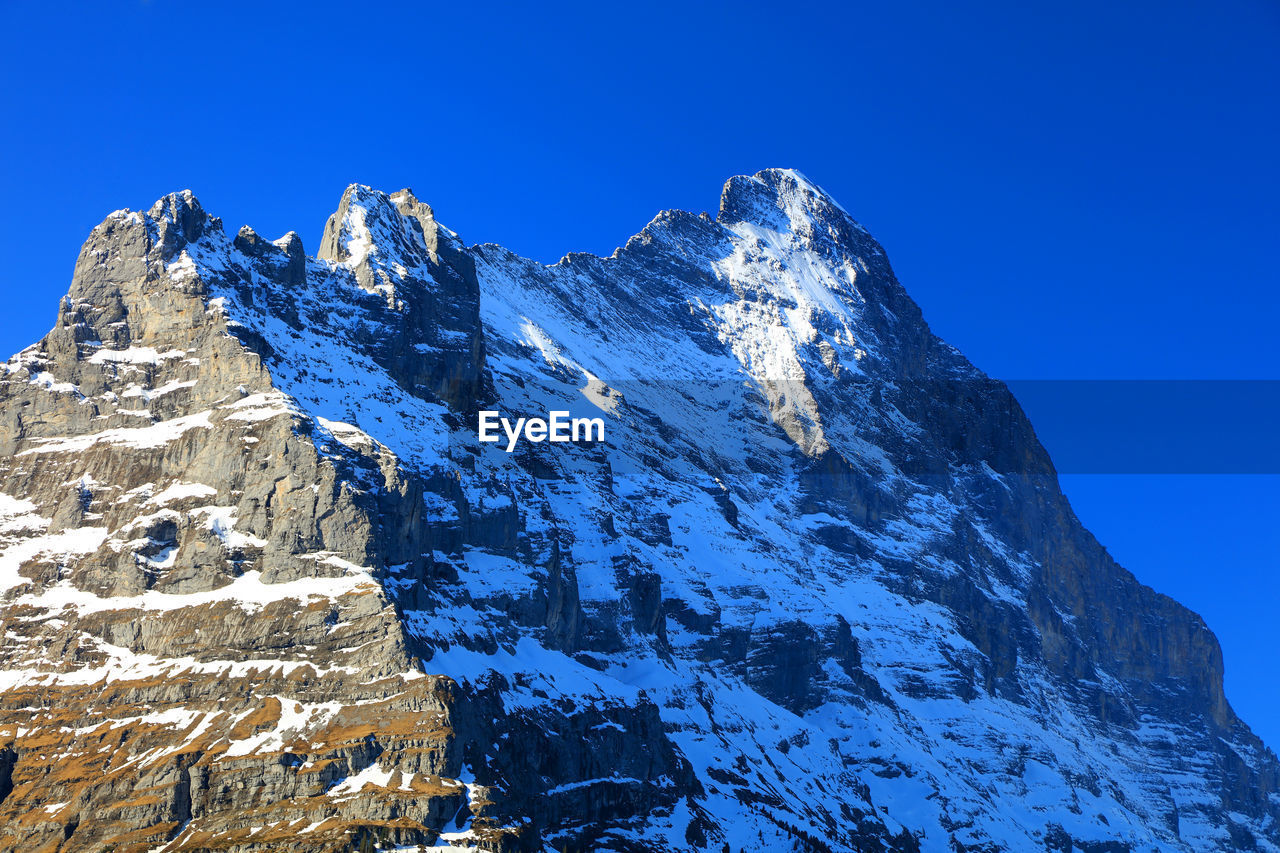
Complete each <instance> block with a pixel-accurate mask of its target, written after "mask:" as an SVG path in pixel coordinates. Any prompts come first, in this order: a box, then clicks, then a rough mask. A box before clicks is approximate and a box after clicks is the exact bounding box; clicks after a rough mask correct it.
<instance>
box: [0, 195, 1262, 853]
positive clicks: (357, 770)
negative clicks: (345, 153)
mask: <svg viewBox="0 0 1280 853" xmlns="http://www.w3.org/2000/svg"><path fill="white" fill-rule="evenodd" d="M481 411H500V412H502V413H504V414H510V415H511V416H512V417H513V418H515V417H546V415H547V413H549V412H554V411H563V412H568V413H570V414H571V415H572V416H573V417H575V418H577V417H581V418H602V419H603V421H604V423H605V426H606V430H605V433H604V438H603V439H602V440H591V441H577V442H561V443H555V444H553V443H550V442H537V441H521V442H520V443H518V445H516V446H515V447H514V448H513V450H512V452H507V443H506V442H505V441H503V442H498V443H482V442H480V441H478V440H477V421H478V414H479V413H480V412H481ZM597 438H598V437H597ZM0 619H2V622H3V647H2V652H0V687H2V691H3V692H2V693H0V849H2V850H14V851H17V850H21V851H24V853H25V851H107V850H110V851H116V853H125V851H136V853H142V852H143V851H196V850H200V851H215V850H216V851H267V850H291V851H339V850H372V849H407V850H416V849H419V848H425V849H435V850H455V851H457V850H476V849H478V850H486V851H503V853H506V851H585V850H613V851H694V850H707V851H712V852H713V853H718V852H719V851H731V853H738V851H775V850H776V851H864V852H865V851H898V852H899V853H906V851H1026V850H1046V851H1089V853H1116V851H1157V850H1158V851H1204V850H1262V851H1280V763H1278V762H1277V758H1276V756H1275V754H1274V753H1272V752H1271V751H1270V750H1269V749H1267V748H1266V747H1265V746H1264V745H1263V744H1262V742H1261V741H1260V740H1259V739H1258V738H1257V737H1256V736H1255V735H1254V734H1253V733H1252V732H1251V731H1250V730H1249V728H1248V727H1247V726H1246V725H1245V724H1244V723H1243V722H1241V720H1240V719H1238V718H1237V717H1236V715H1235V714H1234V713H1233V711H1232V709H1231V706H1230V705H1229V704H1228V702H1227V699H1226V697H1225V696H1224V694H1223V687H1222V676H1223V671H1222V655H1221V652H1220V649H1219V646H1218V643H1217V640H1216V639H1215V638H1214V636H1213V634H1212V633H1211V632H1210V631H1209V630H1208V629H1207V628H1206V626H1205V624H1204V623H1203V622H1202V621H1201V619H1200V618H1199V617H1198V616H1196V615H1195V614H1194V613H1192V612H1190V611H1188V610H1187V609H1186V608H1184V607H1182V606H1181V605H1179V604H1178V603H1176V602H1174V601H1172V600H1170V599H1169V598H1167V597H1165V596H1163V595H1160V594H1159V593H1157V592H1154V591H1152V590H1151V589H1149V588H1147V587H1145V586H1143V585H1142V584H1140V583H1138V582H1137V581H1136V580H1135V579H1134V578H1133V576H1132V575H1130V574H1129V573H1128V572H1127V571H1125V570H1124V569H1123V568H1121V567H1120V566H1118V565H1117V564H1116V563H1115V562H1114V561H1113V560H1112V559H1111V558H1110V557H1109V556H1108V554H1107V552H1106V550H1105V549H1104V548H1103V547H1102V546H1101V545H1100V544H1099V543H1098V542H1097V541H1096V540H1095V539H1094V538H1093V537H1092V536H1091V535H1090V534H1089V533H1088V531H1086V530H1085V529H1084V528H1083V527H1082V526H1081V524H1080V522H1079V521H1078V520H1077V519H1076V517H1075V515H1074V514H1073V513H1072V511H1071V507H1070V506H1069V505H1068V503H1067V501H1066V499H1065V498H1064V497H1063V495H1062V493H1061V491H1060V490H1059V488H1058V484H1057V477H1056V474H1055V471H1054V468H1053V465H1052V463H1051V461H1050V459H1049V457H1048V456H1047V454H1046V453H1045V450H1044V448H1043V447H1041V445H1040V443H1039V442H1038V441H1037V440H1036V436H1035V433H1034V432H1033V430H1032V427H1031V425H1030V424H1029V422H1028V421H1027V419H1026V417H1025V416H1024V415H1023V413H1022V411H1021V409H1020V408H1019V407H1018V404H1017V403H1016V401H1015V400H1014V399H1013V397H1012V396H1011V395H1010V393H1009V391H1008V390H1007V389H1006V388H1005V387H1004V386H1003V385H1002V384H1000V383H999V382H995V381H992V380H989V379H988V378H987V377H985V376H984V375H983V374H982V373H981V372H980V371H978V370H977V369H976V368H974V367H973V366H972V365H971V364H970V363H969V362H968V361H967V360H966V359H965V358H964V357H963V356H962V355H961V354H960V353H959V352H957V351H956V350H955V349H953V348H951V347H950V346H948V345H947V344H945V343H943V342H942V341H940V340H939V339H938V338H936V337H935V336H934V335H933V334H932V333H931V332H930V331H929V327H928V326H927V325H926V324H925V322H924V320H923V318H922V317H921V312H920V310H919V309H918V308H917V306H916V305H915V304H914V303H913V302H912V301H911V299H910V298H909V297H908V296H907V294H906V292H905V291H904V290H903V288H902V286H901V285H900V284H899V283H898V281H897V280H896V278H895V276H894V273H893V271H892V269H891V268H890V265H889V261H888V258H887V257H886V256H885V253H884V251H883V250H882V249H881V247H880V246H879V245H878V244H877V243H876V241H875V240H874V239H872V237H871V236H870V235H869V234H868V233H867V232H866V231H865V230H864V229H863V228H862V227H861V226H860V225H858V223H857V222H855V221H854V220H853V219H852V218H851V217H850V215H849V214H848V213H847V212H846V211H845V210H844V209H843V208H842V207H841V206H840V205H839V204H838V203H837V202H836V201H835V200H833V199H832V198H831V197H830V196H828V195H827V194H825V193H824V192H823V191H822V190H821V189H819V188H818V187H817V186H816V185H815V184H813V183H811V182H810V181H809V180H808V179H806V178H805V177H804V176H802V175H801V174H799V173H797V172H794V171H787V170H769V171H764V172H761V173H759V174H757V175H754V176H751V177H735V178H732V179H731V180H730V181H729V182H728V183H727V184H726V185H725V188H724V193H723V196H722V198H721V202H720V209H719V213H718V215H717V216H715V217H711V216H708V215H706V214H702V215H695V214H692V213H686V212H683V211H667V212H664V213H661V214H659V215H658V216H657V217H656V218H655V219H654V220H653V221H652V222H650V223H649V224H648V225H647V226H645V228H644V229H643V230H642V231H641V232H640V233H639V234H637V235H636V236H635V237H632V238H631V239H630V240H628V241H627V243H626V245H625V246H623V247H622V248H620V249H618V250H617V251H615V252H614V253H613V254H612V255H611V256H609V257H607V258H602V257H596V256H592V255H584V254H570V255H566V256H565V257H564V258H563V259H561V260H560V261H559V262H558V263H556V264H552V265H550V266H547V265H544V264H541V263H538V262H535V261H532V260H529V259H526V258H522V257H519V256H517V255H515V254H513V253H512V252H510V251H507V250H506V249H503V248H502V247H500V246H496V245H487V244H486V245H476V246H467V245H465V244H464V243H463V242H462V241H461V240H460V239H459V237H458V235H456V234H455V233H454V232H452V231H450V230H449V229H448V228H446V227H445V226H444V225H442V224H441V223H440V222H438V221H437V220H436V218H435V214H434V212H433V211H432V209H431V208H430V207H429V206H427V205H426V204H424V203H423V202H421V201H419V200H417V199H416V198H415V197H414V195H413V194H412V193H411V192H410V191H408V190H403V191H400V192H397V193H393V194H387V193H384V192H379V191H376V190H373V189H370V188H369V187H365V186H359V185H353V186H351V187H349V188H348V189H347V190H346V192H345V193H344V194H343V196H342V199H341V202H340V204H339V206H338V210H337V212H336V213H334V215H333V216H332V217H331V218H330V220H329V222H328V224H327V226H326V227H325V231H324V237H323V239H322V241H321V244H320V246H319V250H318V252H317V253H316V254H315V255H314V256H313V255H308V254H307V252H306V251H305V249H304V247H303V245H302V241H301V240H300V239H299V237H298V236H297V235H296V234H293V233H290V234H287V235H285V236H284V237H283V238H281V239H279V240H268V239H264V238H263V237H261V236H260V235H258V234H256V233H255V232H254V231H253V230H252V229H250V228H247V227H246V228H242V229H240V230H239V231H238V232H235V233H232V232H231V231H229V230H228V229H227V228H226V227H224V225H223V223H222V221H221V220H219V219H217V218H215V217H213V216H211V215H209V214H208V213H206V212H205V211H204V209H203V208H202V207H201V206H200V204H199V202H198V201H197V200H196V198H195V197H194V196H193V195H192V194H191V193H189V192H183V193H177V194H174V195H170V196H167V197H165V198H163V199H161V200H160V201H158V202H157V203H156V204H155V206H153V207H152V208H151V209H150V210H148V211H146V212H130V211H128V210H122V211H117V212H115V213H113V214H111V215H110V216H108V217H107V218H106V219H105V220H104V221H103V222H102V224H101V225H99V226H98V227H97V228H95V229H94V230H93V232H92V233H91V234H90V236H89V239H88V241H87V242H86V243H85V245H84V248H83V249H82V250H81V253H80V256H79V259H78V261H77V263H76V267H75V273H74V275H73V277H72V280H71V285H70V289H69V291H68V293H67V295H66V297H65V298H64V299H63V300H62V302H61V303H60V305H59V306H58V312H57V320H56V323H55V325H54V328H53V330H52V331H50V332H49V333H48V335H46V336H45V338H44V339H43V340H41V341H40V342H39V343H37V344H35V345H34V346H31V347H29V348H28V349H26V350H23V351H22V352H21V353H19V354H17V355H16V356H14V357H13V358H12V359H10V360H9V361H8V362H7V364H5V365H4V368H3V370H0Z"/></svg>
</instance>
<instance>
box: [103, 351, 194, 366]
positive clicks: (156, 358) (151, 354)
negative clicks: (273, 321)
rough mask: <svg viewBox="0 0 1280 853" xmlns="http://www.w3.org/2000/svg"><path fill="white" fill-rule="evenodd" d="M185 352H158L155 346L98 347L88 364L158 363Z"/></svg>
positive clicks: (180, 355)
mask: <svg viewBox="0 0 1280 853" xmlns="http://www.w3.org/2000/svg"><path fill="white" fill-rule="evenodd" d="M185 355H186V353H185V352H183V351H182V350H167V351H165V352H159V351H157V350H156V349H155V347H129V348H128V349H122V350H113V349H105V348H104V349H100V350H98V351H97V352H95V353H94V354H93V355H91V356H89V359H88V361H89V363H90V364H133V365H138V364H151V365H155V364H159V363H160V362H161V361H165V360H167V359H172V358H182V357H183V356H185Z"/></svg>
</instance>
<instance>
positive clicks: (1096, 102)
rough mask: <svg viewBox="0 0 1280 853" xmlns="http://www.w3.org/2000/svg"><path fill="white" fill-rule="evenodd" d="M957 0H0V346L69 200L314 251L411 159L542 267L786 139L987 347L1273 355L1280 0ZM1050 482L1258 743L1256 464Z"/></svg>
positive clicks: (1279, 371) (409, 180)
mask: <svg viewBox="0 0 1280 853" xmlns="http://www.w3.org/2000/svg"><path fill="white" fill-rule="evenodd" d="M963 5H964V8H960V6H959V4H949V3H942V2H937V3H921V2H903V3H840V4H836V3H830V4H814V3H805V2H789V3H785V4H762V3H750V2H738V3H733V4H723V3H689V2H683V3H659V4H650V5H646V6H639V5H629V6H621V5H617V4H537V5H536V6H535V5H533V4H529V5H527V6H521V7H517V6H515V5H514V4H511V5H503V4H484V3H433V4H421V3H404V4H349V3H348V4H327V3H311V4H296V5H291V4H270V5H268V4H238V3H220V4H216V5H215V4H209V5H208V6H201V7H197V6H196V5H195V4H185V3H178V2H173V0H155V2H149V3H141V2H118V3H116V2H102V3H92V4H90V3H84V4H79V5H72V6H55V5H54V4H47V3H44V4H17V3H0V25H2V26H3V28H4V31H5V32H6V33H7V34H8V36H9V37H8V39H6V45H5V50H4V51H3V52H0V64H2V65H3V69H4V70H3V74H4V78H3V79H4V83H5V85H4V86H3V87H0V115H3V116H5V121H4V126H3V131H2V132H0V164H2V165H0V169H3V177H4V183H5V186H7V187H8V188H9V194H10V196H9V202H8V203H6V204H4V205H2V206H0V233H2V234H3V235H4V236H5V238H6V251H5V255H4V263H3V265H0V286H2V287H3V292H4V298H5V302H6V311H5V312H4V318H3V319H2V320H0V349H4V350H5V352H6V353H8V352H13V351H16V350H17V349H20V348H21V347H23V346H25V345H26V344H28V343H30V342H32V341H34V340H36V339H37V338H38V337H39V336H40V335H42V334H43V333H44V332H45V331H46V330H47V328H48V327H49V326H50V325H51V324H52V321H53V318H54V313H55V306H56V301H57V298H58V297H59V296H60V295H61V294H62V293H63V292H65V290H66V286H67V283H68V279H69V276H70V272H71V269H72V266H73V263H74V260H75V255H76V252H77V250H78V248H79V246H80V243H81V242H82V241H83V239H84V237H85V236H86V234H87V233H88V231H89V229H90V228H91V227H92V226H93V225H94V224H95V223H97V222H98V221H100V220H101V219H102V218H103V216H105V215H106V214H107V213H108V212H110V211H112V210H114V209H116V208H120V207H133V208H139V207H147V206H149V205H150V203H151V202H152V201H153V200H154V199H155V198H157V197H158V196H160V195H162V194H164V193H166V192H170V191H172V190H175V189H180V188H191V189H192V190H194V191H195V192H196V193H197V195H198V196H199V197H200V199H201V201H202V202H203V203H204V205H205V207H206V209H208V210H209V211H210V212H212V213H214V214H216V215H219V216H222V217H223V218H224V219H225V220H226V221H227V224H228V225H229V226H230V227H232V228H236V227H238V226H239V225H241V224H244V223H249V224H252V225H253V226H254V227H255V228H256V229H257V230H258V231H260V232H262V233H265V234H268V235H271V236H277V235H279V234H282V233H283V232H285V231H287V230H297V231H298V232H299V233H300V234H301V235H302V237H303V239H304V242H305V244H306V245H307V247H308V249H309V250H314V248H315V246H316V245H317V243H318V240H319V235H320V231H321V228H322V227H323V224H324V220H325V218H326V216H327V215H328V214H329V212H331V211H332V209H333V208H334V207H335V206H336V204H337V200H338V197H339V195H340V194H341V191H342V189H343V187H344V186H346V184H348V183H350V182H352V181H360V182H363V183H368V184H372V185H374V186H378V187H381V188H384V189H389V190H393V189H398V188H400V187H402V186H412V187H413V188H414V189H415V190H416V191H417V193H418V195H419V196H420V197H421V198H423V199H424V200H426V201H428V202H429V203H431V204H432V205H433V206H434V207H435V208H436V211H437V214H438V215H439V217H440V218H441V219H442V220H443V221H445V222H446V223H448V224H449V225H450V226H451V227H453V228H454V229H455V230H457V231H459V232H460V233H461V234H462V236H463V238H464V239H466V240H468V241H471V242H482V241H494V242H501V243H503V244H504V245H507V246H509V247H510V248H512V249H514V250H516V251H518V252H520V253H522V254H526V255H529V256H532V257H535V258H538V259H541V260H546V261H552V260H555V259H556V258H558V257H560V256H561V255H562V254H563V253H564V252H566V251H569V250H578V251H591V252H597V253H601V254H607V253H608V252H610V251H612V249H613V248H614V247H615V246H616V245H618V244H620V243H622V242H623V241H625V240H626V238H627V237H628V236H630V235H631V234H632V233H634V232H635V231H637V230H639V228H640V227H641V226H643V224H644V223H645V222H647V221H648V220H649V219H650V218H651V217H652V216H653V215H654V214H655V213H656V212H657V211H659V210H661V209H663V208H670V207H681V208H686V209H690V210H695V211H701V210H712V211H714V209H715V206H716V202H717V198H718V193H719V189H720V186H721V184H722V182H723V180H724V179H725V178H726V177H728V176H729V175H732V174H739V173H750V172H755V171H757V170H759V169H761V168H764V167H767V166H789V167H795V168H798V169H800V170H802V171H804V172H805V173H806V174H808V175H809V176H810V177H811V178H813V179H814V180H815V181H817V182H818V183H820V184H822V185H823V186H824V187H825V188H826V189H827V190H829V191H830V192H832V193H833V194H834V195H835V196H836V197H837V198H838V199H839V200H840V201H841V202H842V203H843V204H844V206H845V207H847V208H848V209H850V210H851V211H852V212H853V213H854V215H855V216H857V217H858V218H859V219H860V220H861V221H862V222H863V224H864V225H866V226H867V227H868V228H869V229H870V230H871V231H872V233H873V234H875V235H876V236H877V237H878V239H879V240H880V241H881V242H882V243H883V244H884V245H885V247H886V249H887V250H888V252H889V255H890V257H891V258H892V260H893V263H894V266H895V268H896V270H897V272H898V275H899V277H900V278H901V279H902V281H903V283H904V284H905V285H906V287H907V289H908V290H909V291H910V292H911V294H912V295H913V296H914V297H915V299H916V300H917V301H918V302H919V303H920V305H921V306H922V308H923V309H924V312H925V316H926V318H927V319H928V320H929V322H930V324H931V325H932V326H933V328H934V330H935V331H936V332H938V333H939V334H940V335H942V336H943V337H944V338H946V339H947V340H948V341H950V342H951V343H953V344H955V345H956V346H958V347H959V348H960V349H961V350H962V351H964V352H965V353H966V354H967V355H968V356H969V357H970V358H971V359H972V360H973V361H974V362H975V363H976V364H978V365H979V366H980V367H982V368H983V369H985V370H986V371H987V372H988V373H990V374H992V375H994V376H997V377H1000V378H1005V379H1023V380H1036V379H1147V378H1162V379H1280V343H1278V341H1280V335H1277V334H1276V328H1275V327H1276V325H1277V320H1280V287H1278V286H1277V285H1280V281H1278V278H1280V276H1277V273H1276V270H1275V248H1276V243H1277V234H1278V233H1280V209H1278V205H1277V201H1276V199H1277V198H1280V158H1277V157H1276V156H1275V152H1276V151H1280V95H1278V94H1277V93H1278V91H1280V88H1278V87H1277V81H1280V50H1277V45H1278V44H1280V5H1277V4H1276V3H1275V2H1271V0H1222V1H1221V2H1215V3H1209V2H1207V0H1204V2H1198V3H1189V2H1176V0H1175V2H1161V3H1156V2H1130V3H1126V4H1114V3H1102V2H1093V1H1092V0H1083V2H1080V3H1075V4H1042V3H1032V4H1027V3H1013V2H1010V3H983V4H963ZM1029 408H1031V409H1032V411H1031V414H1032V417H1033V420H1034V419H1035V416H1036V411H1035V407H1034V406H1029ZM1231 416H1232V412H1230V411H1228V412H1224V413H1223V414H1222V417H1223V418H1225V419H1227V423H1228V426H1229V425H1230V423H1231V422H1230V418H1231ZM1045 417H1046V418H1050V417H1052V413H1051V412H1049V411H1048V410H1046V413H1045ZM1246 426H1250V425H1249V424H1242V425H1241V427H1242V428H1243V427H1246ZM1043 427H1044V428H1043V429H1042V432H1043V433H1044V434H1045V435H1046V441H1047V442H1049V449H1050V451H1051V452H1052V451H1053V450H1054V444H1053V440H1051V437H1052V436H1054V435H1055V434H1062V433H1063V432H1064V431H1063V430H1061V429H1059V430H1057V431H1056V433H1055V430H1054V429H1053V427H1054V424H1052V423H1045V424H1043ZM1252 427H1253V433H1254V434H1256V433H1257V424H1256V423H1254V424H1253V425H1252ZM1055 440H1063V439H1055ZM1064 485H1065V487H1066V489H1067V492H1068V494H1069V496H1070V497H1071V499H1072V502H1073V504H1074V505H1075V506H1076V509H1077V511H1078V513H1079V514H1080V516H1081V517H1082V519H1083V520H1084V521H1085V522H1086V524H1087V525H1089V526H1090V527H1091V528H1092V529H1093V530H1094V531H1095V533H1097V534H1098V536H1099V538H1100V539H1101V540H1102V541H1103V543H1104V544H1106V545H1107V546H1108V547H1109V548H1110V550H1111V551H1112V553H1113V554H1114V555H1116V556H1117V557H1118V558H1119V559H1120V560H1121V562H1123V563H1124V564H1125V565H1126V566H1128V567H1129V568H1130V569H1131V570H1133V571H1134V572H1135V573H1136V574H1137V575H1138V577H1139V578H1141V579H1142V580H1143V581H1144V582H1146V583H1148V584H1150V585H1152V586H1154V587H1156V588H1157V589H1159V590H1161V591H1163V592H1166V593H1169V594H1170V595H1173V596H1174V597H1175V598H1178V599H1179V600H1181V601H1182V602H1184V603H1185V604H1187V605H1188V606H1190V607H1192V608H1193V609H1195V610H1197V611H1199V612H1200V613H1202V614H1203V615H1204V616H1205V618H1206V620H1207V621H1208V623H1209V625H1210V627H1212V628H1213V629H1214V630H1215V631H1216V632H1217V634H1218V636H1219V637H1220V638H1221V639H1222V641H1223V646H1224V649H1225V654H1226V664H1227V691H1228V696H1229V697H1230V699H1231V700H1232V702H1233V704H1234V705H1235V706H1236V708H1237V709H1238V710H1239V711H1240V712H1241V714H1242V716H1244V718H1245V719H1246V720H1247V721H1248V722H1250V723H1251V724H1252V725H1254V727H1255V728H1256V729H1257V730H1258V731H1259V732H1260V733H1262V734H1263V735H1264V737H1266V738H1267V739H1268V741H1269V742H1270V743H1271V744H1272V745H1273V746H1275V745H1280V719H1276V718H1277V717H1280V715H1276V714H1275V713H1274V708H1275V707H1277V705H1280V678H1277V677H1276V676H1277V672H1276V667H1275V665H1274V653H1273V651H1272V649H1273V647H1274V645H1275V642H1276V635H1275V630H1274V628H1273V627H1272V622H1273V619H1274V610H1275V606H1276V604H1277V602H1280V581H1277V579H1276V578H1275V568H1276V554H1277V553H1280V547H1278V546H1280V524H1277V519H1278V518H1280V478H1278V477H1276V476H1264V475H1259V474H1255V475H1233V476H1210V475H1196V476H1192V475H1185V474H1176V473H1166V474H1160V475H1124V476H1121V475H1115V474H1087V475H1086V474H1072V475H1070V476H1067V477H1064Z"/></svg>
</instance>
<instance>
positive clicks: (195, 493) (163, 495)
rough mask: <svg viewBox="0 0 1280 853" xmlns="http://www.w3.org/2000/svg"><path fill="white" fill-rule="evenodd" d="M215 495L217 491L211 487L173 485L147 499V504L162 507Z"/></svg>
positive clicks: (190, 484)
mask: <svg viewBox="0 0 1280 853" xmlns="http://www.w3.org/2000/svg"><path fill="white" fill-rule="evenodd" d="M217 493H218V490H217V489H215V488H213V487H212V486H206V485H205V484H203V483H173V484H172V485H170V486H169V487H167V488H166V489H165V490H164V491H162V492H160V493H159V494H157V495H153V496H152V497H150V498H148V499H147V503H148V504H156V505H157V506H164V505H165V504H168V503H173V502H174V501H182V500H187V499H188V498H211V497H213V496H214V495H216V494H217Z"/></svg>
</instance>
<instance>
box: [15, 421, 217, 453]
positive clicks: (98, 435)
mask: <svg viewBox="0 0 1280 853" xmlns="http://www.w3.org/2000/svg"><path fill="white" fill-rule="evenodd" d="M211 414H212V413H211V412H200V413H198V414H194V415H186V416H183V417H180V418H173V419H171V420H167V421H161V422H159V423H157V424H153V425H151V426H146V427H136V428H119V429H108V430H103V431H102V432H95V433H92V434H90V435H77V436H68V437H66V438H47V439H39V440H38V441H37V442H36V444H35V446H34V447H30V448H28V449H26V450H23V451H20V452H19V453H18V456H27V455H29V454H33V453H79V452H82V451H84V450H87V449H89V448H90V447H92V446H93V445H95V444H98V443H104V444H113V445H120V446H124V447H133V448H137V449H139V450H150V449H153V448H157V447H163V446H164V445H166V444H168V443H169V442H171V441H175V440H177V439H179V438H181V437H182V435H183V433H185V432H187V430H191V429H209V428H211V427H212V426H213V424H212V423H211V422H210V420H209V416H210V415H211Z"/></svg>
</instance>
